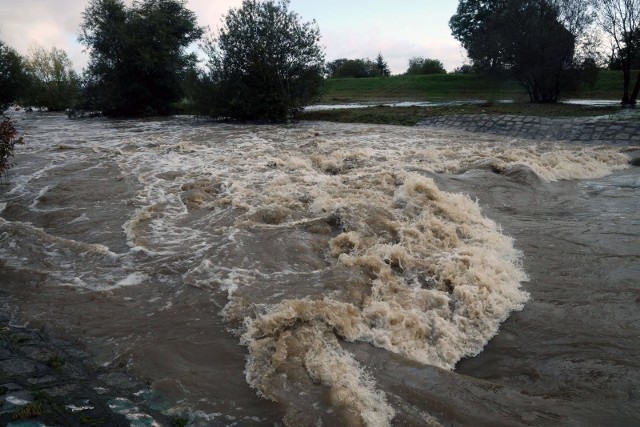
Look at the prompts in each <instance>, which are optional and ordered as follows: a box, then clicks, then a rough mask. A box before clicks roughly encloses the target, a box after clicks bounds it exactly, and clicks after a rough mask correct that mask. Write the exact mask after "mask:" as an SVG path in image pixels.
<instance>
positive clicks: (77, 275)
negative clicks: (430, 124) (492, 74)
mask: <svg viewBox="0 0 640 427" xmlns="http://www.w3.org/2000/svg"><path fill="white" fill-rule="evenodd" d="M19 127H20V129H21V130H22V131H23V132H24V135H25V141H27V145H25V146H23V147H21V150H20V153H19V155H18V156H17V158H16V162H15V163H16V166H15V168H13V169H12V170H11V173H10V175H9V177H8V178H7V179H6V181H5V182H4V183H3V184H2V186H1V188H0V197H1V199H0V273H1V274H2V277H3V280H2V282H3V292H4V293H3V294H2V295H0V296H1V297H2V298H3V299H4V300H5V301H7V302H9V303H10V304H11V305H12V306H13V307H16V317H17V321H20V322H28V323H30V324H33V325H46V326H47V327H49V328H52V329H53V330H55V331H56V332H58V333H59V334H63V335H65V336H66V337H70V338H74V339H77V340H78V341H79V342H81V343H82V344H83V345H84V346H85V347H86V348H87V349H89V350H90V351H91V352H92V354H93V355H94V357H95V359H96V361H97V362H98V363H104V364H112V365H114V366H123V367H126V368H127V369H128V370H129V372H131V373H132V374H134V375H137V376H140V377H141V378H144V379H145V380H147V381H148V382H149V383H150V384H151V385H152V387H153V388H154V389H155V390H157V391H159V392H160V393H161V394H162V395H163V396H165V399H166V401H167V405H169V406H168V410H169V411H176V412H182V413H186V414H189V416H190V417H191V418H192V420H193V422H194V424H196V425H272V424H274V423H281V422H283V423H284V424H286V425H295V426H297V425H300V426H307V425H327V426H329V425H367V426H385V425H425V424H433V425H437V424H439V423H441V424H444V425H449V424H466V425H483V424H486V425H557V424H585V423H586V424H589V423H593V424H594V425H598V424H602V423H607V424H610V425H614V424H618V425H621V424H628V423H631V422H632V421H633V420H638V418H639V417H640V405H639V403H638V401H639V396H640V390H638V388H637V384H640V374H639V373H638V372H640V370H639V369H638V368H639V366H638V365H639V364H640V363H639V362H638V361H636V358H635V357H634V356H633V355H634V354H639V353H640V342H638V339H637V337H638V336H639V333H640V314H638V313H639V310H638V309H637V308H638V301H640V283H638V281H637V280H636V279H634V278H636V277H638V273H640V270H639V267H638V265H639V263H638V262H637V261H638V257H640V253H639V252H638V251H639V247H638V244H637V242H638V237H639V236H640V220H639V219H638V215H637V212H638V209H639V208H640V202H639V200H640V174H639V173H638V169H637V168H629V167H628V161H629V155H632V154H633V151H632V150H631V149H630V148H624V147H609V148H604V147H592V146H581V145H567V144H555V143H548V142H545V143H540V142H538V143H533V142H528V141H517V140H506V139H505V138H499V137H488V136H478V135H472V134H465V133H456V132H448V131H442V130H438V131H434V130H429V129H425V128H398V127H385V126H365V125H355V126H354V125H337V124H328V123H308V124H300V125H292V126H251V125H220V124H212V123H209V122H205V121H197V120H195V119H191V118H173V119H166V120H138V121H116V120H103V119H97V120H91V121H84V120H77V121H71V120H67V119H65V118H63V117H62V116H60V115H55V114H51V115H49V114H34V115H29V116H25V118H24V119H22V120H20V121H19ZM510 316H511V317H510ZM505 321H506V322H505ZM503 322H504V323H503ZM492 338H493V339H492Z"/></svg>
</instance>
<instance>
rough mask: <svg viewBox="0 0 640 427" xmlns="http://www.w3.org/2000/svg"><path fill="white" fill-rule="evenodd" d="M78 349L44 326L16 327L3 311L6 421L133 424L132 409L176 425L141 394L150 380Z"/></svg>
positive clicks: (0, 380)
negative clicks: (106, 364) (113, 368)
mask: <svg viewBox="0 0 640 427" xmlns="http://www.w3.org/2000/svg"><path fill="white" fill-rule="evenodd" d="M75 350H76V349H73V347H71V346H70V344H69V343H67V342H64V341H61V340H57V339H55V338H53V337H49V336H48V335H47V334H45V333H42V332H40V331H38V330H33V329H25V328H17V327H13V326H10V325H9V319H8V318H7V317H5V316H3V315H2V314H1V313H0V425H8V424H9V423H10V422H12V421H14V422H18V421H21V420H27V419H28V420H29V421H30V422H33V423H34V424H33V425H35V423H40V425H41V424H44V425H68V426H80V425H95V426H123V427H124V426H129V425H131V424H132V420H131V419H129V418H130V417H131V415H129V414H130V413H133V414H134V416H139V417H141V419H143V421H148V422H149V423H152V422H154V421H155V422H157V423H160V424H161V425H170V424H171V419H170V417H167V416H165V415H163V414H160V413H158V412H157V411H154V410H151V409H150V408H149V405H150V404H154V405H155V404H157V402H155V401H151V400H148V399H147V398H146V397H144V396H143V393H137V392H138V391H140V390H141V389H144V388H145V386H144V384H142V383H140V382H138V381H136V380H135V379H132V378H130V377H129V376H127V375H126V374H124V373H120V372H109V371H106V369H105V368H100V367H96V366H94V365H93V364H92V363H91V362H90V360H89V355H88V354H87V353H85V352H83V351H75ZM52 360H57V361H59V363H57V364H54V363H52ZM145 399H147V400H145ZM152 399H154V398H153V397H152ZM125 404H126V405H125ZM123 405H124V406H123ZM29 425H32V424H29ZM145 425H147V424H145Z"/></svg>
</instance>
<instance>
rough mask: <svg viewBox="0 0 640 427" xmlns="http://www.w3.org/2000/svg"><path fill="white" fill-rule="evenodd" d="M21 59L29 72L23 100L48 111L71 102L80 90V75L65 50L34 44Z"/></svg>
mask: <svg viewBox="0 0 640 427" xmlns="http://www.w3.org/2000/svg"><path fill="white" fill-rule="evenodd" d="M25 62H26V70H27V73H28V75H29V90H28V91H27V95H26V97H25V99H24V103H25V104H27V105H31V106H35V107H45V108H47V109H49V110H51V111H61V110H64V109H65V108H70V107H72V106H73V104H74V103H75V100H76V98H77V96H78V92H79V90H80V79H79V77H78V75H77V74H76V72H75V71H74V70H73V65H72V63H71V60H70V59H69V57H68V56H67V54H66V52H65V51H63V50H61V49H57V48H55V47H54V48H52V49H51V50H50V51H47V50H45V49H44V48H43V47H42V46H38V45H35V46H33V47H32V48H31V49H30V50H29V53H28V54H27V58H26V61H25Z"/></svg>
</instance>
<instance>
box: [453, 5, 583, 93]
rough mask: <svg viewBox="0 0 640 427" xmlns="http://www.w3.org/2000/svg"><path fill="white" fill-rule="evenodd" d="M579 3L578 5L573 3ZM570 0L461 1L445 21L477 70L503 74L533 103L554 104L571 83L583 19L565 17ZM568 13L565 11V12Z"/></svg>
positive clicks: (577, 16)
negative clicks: (454, 12) (577, 33)
mask: <svg viewBox="0 0 640 427" xmlns="http://www.w3.org/2000/svg"><path fill="white" fill-rule="evenodd" d="M573 1H575V2H581V1H582V0H573ZM561 3H567V4H572V3H571V0H557V1H552V0H495V1H482V0H461V1H460V3H459V5H458V11H457V13H456V15H454V16H453V17H452V18H451V20H450V21H449V25H450V27H451V30H452V33H453V35H454V37H456V38H457V39H458V40H459V41H460V42H461V43H462V45H463V47H464V48H465V49H467V53H468V55H469V58H470V59H471V60H472V61H473V65H474V67H475V68H476V69H479V70H482V71H490V72H506V73H509V74H510V75H512V76H513V77H514V78H515V79H517V80H518V81H520V82H521V83H522V85H523V86H524V87H525V89H526V90H527V93H528V94H529V98H530V100H531V101H532V102H555V101H557V99H558V96H559V94H560V91H561V90H562V89H563V88H565V87H566V86H567V85H568V84H569V83H571V82H572V81H574V80H575V78H576V70H577V66H576V63H575V59H576V57H575V53H576V39H577V36H576V35H575V34H574V33H572V31H571V30H572V29H573V30H574V31H578V30H579V29H580V28H584V26H583V25H582V24H583V23H584V22H585V21H581V19H582V20H584V19H586V15H576V14H575V13H569V12H570V11H569V10H568V9H567V10H565V9H562V7H561ZM565 7H566V6H565Z"/></svg>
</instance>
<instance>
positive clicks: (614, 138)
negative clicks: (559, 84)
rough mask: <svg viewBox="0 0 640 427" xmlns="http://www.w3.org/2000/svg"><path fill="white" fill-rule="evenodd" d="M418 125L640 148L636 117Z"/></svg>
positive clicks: (466, 119)
mask: <svg viewBox="0 0 640 427" xmlns="http://www.w3.org/2000/svg"><path fill="white" fill-rule="evenodd" d="M633 113H635V112H633ZM417 126H430V127H436V128H451V129H458V130H463V131H467V132H477V133H491V134H495V135H501V136H507V137H514V138H526V139H532V140H546V141H572V142H583V143H589V144H616V145H640V120H638V115H637V114H634V115H633V116H631V115H630V119H629V120H621V119H615V120H612V119H610V118H593V117H586V118H585V117H579V118H547V117H533V116H514V115H493V114H469V115H454V116H439V117H430V118H428V119H425V120H422V121H421V122H419V123H418V124H417Z"/></svg>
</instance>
